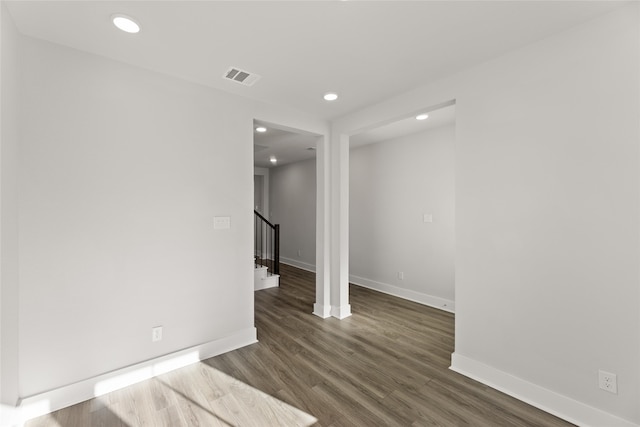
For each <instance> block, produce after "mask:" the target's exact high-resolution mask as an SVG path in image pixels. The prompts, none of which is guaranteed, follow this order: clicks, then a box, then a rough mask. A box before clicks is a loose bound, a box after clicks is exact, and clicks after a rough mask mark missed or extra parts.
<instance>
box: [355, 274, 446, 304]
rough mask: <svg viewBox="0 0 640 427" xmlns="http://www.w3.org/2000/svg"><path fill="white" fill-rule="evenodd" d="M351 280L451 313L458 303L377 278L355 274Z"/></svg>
mask: <svg viewBox="0 0 640 427" xmlns="http://www.w3.org/2000/svg"><path fill="white" fill-rule="evenodd" d="M349 282H351V283H353V284H354V285H357V286H362V287H363V288H368V289H373V290H374V291H378V292H382V293H384V294H389V295H393V296H394V297H398V298H403V299H406V300H409V301H413V302H417V303H419V304H423V305H428V306H429V307H433V308H438V309H440V310H444V311H448V312H449V313H455V312H456V303H455V302H454V301H451V300H448V299H445V298H440V297H436V296H433V295H428V294H423V293H421V292H416V291H412V290H411V289H404V288H399V287H397V286H393V285H389V284H387V283H381V282H376V281H375V280H370V279H366V278H364V277H359V276H354V275H350V276H349Z"/></svg>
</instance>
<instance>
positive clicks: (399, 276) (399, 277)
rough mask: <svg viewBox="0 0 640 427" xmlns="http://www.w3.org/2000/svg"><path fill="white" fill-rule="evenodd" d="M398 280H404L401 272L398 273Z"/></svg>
mask: <svg viewBox="0 0 640 427" xmlns="http://www.w3.org/2000/svg"><path fill="white" fill-rule="evenodd" d="M398 279H400V280H404V273H403V272H402V271H398Z"/></svg>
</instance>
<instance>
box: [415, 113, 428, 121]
mask: <svg viewBox="0 0 640 427" xmlns="http://www.w3.org/2000/svg"><path fill="white" fill-rule="evenodd" d="M428 118H429V115H428V114H419V115H417V116H416V120H426V119H428Z"/></svg>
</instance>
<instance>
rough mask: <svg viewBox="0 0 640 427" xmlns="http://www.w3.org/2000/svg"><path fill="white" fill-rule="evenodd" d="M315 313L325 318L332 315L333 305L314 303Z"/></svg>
mask: <svg viewBox="0 0 640 427" xmlns="http://www.w3.org/2000/svg"><path fill="white" fill-rule="evenodd" d="M313 314H315V315H316V316H318V317H321V318H323V319H326V318H327V317H331V307H330V306H328V305H320V304H318V303H315V304H313Z"/></svg>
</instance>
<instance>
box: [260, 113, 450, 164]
mask: <svg viewBox="0 0 640 427" xmlns="http://www.w3.org/2000/svg"><path fill="white" fill-rule="evenodd" d="M455 111H456V110H455V105H448V106H445V107H442V108H439V109H437V110H434V111H429V112H428V113H429V117H428V118H427V119H426V120H416V118H415V117H414V116H411V117H407V118H405V119H401V120H398V121H396V122H392V123H389V124H386V125H384V126H380V127H377V128H375V129H371V130H368V131H365V132H362V133H360V134H357V135H352V136H350V138H349V147H350V148H351V149H354V148H358V147H361V146H364V145H368V144H375V143H378V142H383V141H389V140H391V139H395V138H400V137H402V136H405V135H412V134H416V133H420V132H426V131H428V130H431V129H435V128H438V127H441V126H447V125H452V124H454V123H455V120H456V117H455ZM258 126H264V127H266V128H267V131H266V132H264V133H261V132H257V131H255V127H258ZM318 138H320V136H319V135H311V134H305V133H302V132H296V131H293V130H289V129H282V128H279V127H278V126H277V125H273V124H270V123H265V122H259V121H255V123H254V137H253V142H254V165H255V166H257V167H262V168H271V167H277V166H283V165H286V164H289V163H294V162H299V161H302V160H307V159H313V158H315V157H316V152H315V150H309V148H311V147H316V144H317V141H318ZM271 156H274V157H275V158H276V159H277V162H276V163H275V164H273V163H271V161H270V157H271Z"/></svg>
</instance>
